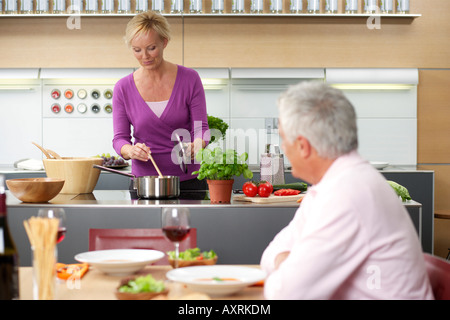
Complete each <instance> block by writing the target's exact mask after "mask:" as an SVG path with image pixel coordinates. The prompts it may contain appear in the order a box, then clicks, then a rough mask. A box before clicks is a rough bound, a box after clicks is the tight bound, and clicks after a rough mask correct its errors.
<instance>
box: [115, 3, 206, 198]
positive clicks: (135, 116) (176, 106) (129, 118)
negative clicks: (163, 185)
mask: <svg viewBox="0 0 450 320" xmlns="http://www.w3.org/2000/svg"><path fill="white" fill-rule="evenodd" d="M125 40H126V43H127V45H128V47H129V48H131V50H132V52H133V54H134V57H135V58H136V59H137V61H138V62H139V64H140V68H139V69H137V70H136V71H135V72H133V73H131V74H130V75H128V76H126V77H124V78H122V79H120V80H119V81H118V82H117V83H116V85H115V87H114V96H113V126H114V139H113V147H114V150H115V151H116V152H117V153H118V154H120V155H121V156H122V157H123V158H124V159H127V160H128V159H132V173H133V174H134V175H135V176H136V177H140V176H154V175H158V173H157V170H156V168H155V167H154V165H153V164H152V161H149V153H150V152H151V156H152V157H153V159H154V161H155V163H156V165H157V166H158V168H159V169H160V171H161V173H162V174H163V175H174V176H179V177H180V189H181V190H183V189H184V190H192V189H199V190H206V186H205V185H204V181H202V180H198V179H196V177H194V176H192V174H191V173H192V172H193V171H195V170H198V167H199V164H196V163H193V164H191V165H188V166H187V167H188V171H187V173H185V172H183V171H182V170H181V169H180V165H179V163H177V161H174V160H176V158H175V159H174V158H173V157H172V151H173V150H174V141H175V138H174V135H173V133H174V132H178V133H180V136H182V137H183V138H182V139H183V142H184V143H189V144H188V148H187V150H188V152H189V153H190V155H191V158H192V159H193V157H194V154H195V152H197V151H198V150H200V149H201V148H204V147H205V145H206V143H207V141H208V140H209V138H207V137H206V135H208V133H209V131H208V129H209V128H208V121H207V115H206V100H205V92H204V89H203V86H202V82H201V80H200V77H199V75H198V74H197V72H196V71H194V70H192V69H188V68H186V67H183V66H180V65H176V64H174V63H171V62H169V61H166V60H164V56H163V53H164V49H165V48H166V46H167V43H168V42H169V40H170V29H169V24H168V22H167V20H166V19H165V18H164V17H163V16H161V15H160V14H157V13H154V12H151V11H149V12H145V13H141V14H138V15H136V16H135V17H134V18H133V19H132V20H131V21H130V22H129V23H128V25H127V28H126V35H125ZM131 126H132V127H133V133H132V132H131ZM205 132H206V135H205ZM183 133H185V134H183ZM186 133H187V137H186ZM132 135H133V138H134V143H133V142H132Z"/></svg>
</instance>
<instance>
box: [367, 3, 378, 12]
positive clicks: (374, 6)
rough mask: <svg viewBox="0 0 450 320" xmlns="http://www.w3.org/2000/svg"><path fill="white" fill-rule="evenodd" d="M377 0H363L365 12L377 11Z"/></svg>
mask: <svg viewBox="0 0 450 320" xmlns="http://www.w3.org/2000/svg"><path fill="white" fill-rule="evenodd" d="M377 9H378V6H377V0H364V12H365V13H377Z"/></svg>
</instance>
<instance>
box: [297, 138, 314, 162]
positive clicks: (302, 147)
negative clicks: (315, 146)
mask: <svg viewBox="0 0 450 320" xmlns="http://www.w3.org/2000/svg"><path fill="white" fill-rule="evenodd" d="M296 147H297V148H298V152H299V153H300V155H301V156H302V157H303V158H304V159H307V158H309V157H310V156H311V151H312V150H311V149H312V146H311V144H310V143H309V140H308V139H306V138H305V137H303V136H298V137H297V140H296Z"/></svg>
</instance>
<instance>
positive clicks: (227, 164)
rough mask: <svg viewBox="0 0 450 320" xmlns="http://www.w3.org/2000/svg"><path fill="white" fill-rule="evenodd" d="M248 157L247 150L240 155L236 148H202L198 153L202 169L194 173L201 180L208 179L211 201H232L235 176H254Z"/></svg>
mask: <svg viewBox="0 0 450 320" xmlns="http://www.w3.org/2000/svg"><path fill="white" fill-rule="evenodd" d="M247 159H248V154H247V152H244V153H242V154H241V155H238V154H237V152H236V150H234V149H227V150H225V151H223V150H222V149H221V148H220V147H216V148H214V149H213V150H211V149H202V150H200V151H199V152H198V153H197V154H196V160H197V161H198V162H200V169H199V170H198V171H194V172H193V173H192V174H197V175H198V176H197V179H199V180H203V179H206V181H207V183H208V189H209V196H210V199H211V203H230V200H231V191H232V190H233V183H234V179H233V178H234V177H235V176H236V177H239V176H240V175H243V176H244V178H246V179H251V178H252V177H253V172H251V171H250V170H249V169H248V164H247V163H246V161H247Z"/></svg>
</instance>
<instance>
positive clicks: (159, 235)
mask: <svg viewBox="0 0 450 320" xmlns="http://www.w3.org/2000/svg"><path fill="white" fill-rule="evenodd" d="M195 247H197V229H195V228H192V229H191V231H190V233H189V236H188V237H187V238H186V239H185V240H184V241H182V242H181V243H180V252H181V251H184V250H186V249H189V248H195ZM108 249H151V250H158V251H162V252H164V253H165V254H166V252H167V251H174V250H175V247H174V244H173V243H172V242H170V241H169V240H167V238H166V237H165V236H164V234H163V232H162V230H161V229H89V251H94V250H108ZM167 264H169V260H168V256H167V254H166V255H165V256H164V258H163V259H161V260H159V261H157V262H155V263H154V265H167Z"/></svg>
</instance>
